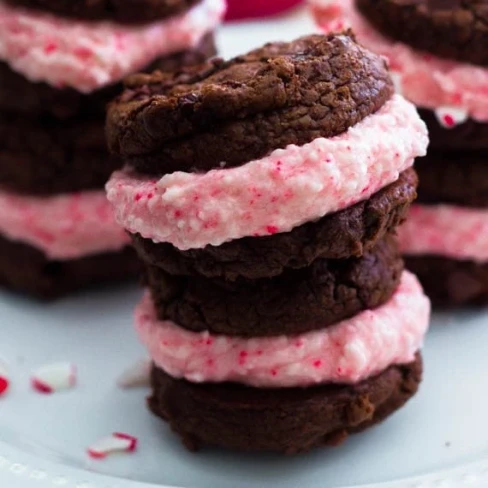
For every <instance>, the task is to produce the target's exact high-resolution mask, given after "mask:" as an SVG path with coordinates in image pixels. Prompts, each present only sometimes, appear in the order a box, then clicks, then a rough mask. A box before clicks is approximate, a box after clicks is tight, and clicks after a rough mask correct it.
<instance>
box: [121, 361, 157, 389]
mask: <svg viewBox="0 0 488 488" xmlns="http://www.w3.org/2000/svg"><path fill="white" fill-rule="evenodd" d="M150 372H151V361H150V360H149V359H140V360H139V361H137V362H136V363H134V364H133V365H132V366H130V367H129V368H128V369H126V370H125V371H124V372H123V373H122V375H121V376H120V377H119V378H118V380H117V385H118V386H120V388H137V387H140V386H149V383H150Z"/></svg>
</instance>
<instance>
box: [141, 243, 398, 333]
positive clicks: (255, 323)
mask: <svg viewBox="0 0 488 488" xmlns="http://www.w3.org/2000/svg"><path fill="white" fill-rule="evenodd" d="M402 272H403V261H402V259H401V257H400V253H399V251H398V244H397V242H396V240H395V239H394V238H393V237H392V236H387V237H386V238H385V239H383V240H382V241H380V242H378V244H377V245H376V246H375V247H374V248H373V249H372V250H371V251H369V252H367V253H365V254H364V255H363V256H362V257H361V258H351V259H337V260H326V259H317V260H315V261H314V262H313V263H312V264H311V265H310V266H309V267H306V268H302V269H299V270H287V271H285V272H284V273H282V274H281V275H280V276H278V277H277V278H274V279H268V278H264V279H260V280H245V279H241V280H238V281H236V282H229V281H226V280H222V279H208V278H204V277H202V276H171V275H169V274H167V273H165V272H163V271H161V270H160V269H159V268H156V267H148V268H147V271H146V283H147V285H148V286H149V289H150V290H151V293H152V297H153V302H154V304H155V307H156V309H157V313H158V318H159V319H160V320H165V319H169V320H172V321H173V322H175V323H177V324H178V325H180V326H181V327H185V328H186V329H188V330H193V331H202V330H208V331H209V332H210V333H212V334H224V335H229V336H233V335H236V336H241V337H265V336H276V335H281V334H286V335H294V334H301V333H304V332H309V331H311V330H317V329H321V328H324V327H326V326H329V325H332V324H335V323H337V322H340V321H341V320H343V319H347V318H349V317H352V316H354V315H356V314H357V313H359V312H361V311H363V310H366V309H374V308H376V307H378V306H380V305H382V304H384V303H386V302H387V301H388V300H389V299H390V298H391V296H392V295H393V292H394V291H395V290H396V288H397V287H398V284H399V282H400V276H401V274H402Z"/></svg>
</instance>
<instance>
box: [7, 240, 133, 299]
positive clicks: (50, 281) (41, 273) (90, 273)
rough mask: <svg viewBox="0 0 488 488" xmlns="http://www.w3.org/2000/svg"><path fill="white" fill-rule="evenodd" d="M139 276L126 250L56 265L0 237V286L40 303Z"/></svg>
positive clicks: (34, 250) (128, 250) (130, 252)
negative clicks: (31, 297)
mask: <svg viewBox="0 0 488 488" xmlns="http://www.w3.org/2000/svg"><path fill="white" fill-rule="evenodd" d="M139 272H140V264H139V262H138V259H137V256H136V254H135V252H134V251H133V249H131V248H130V247H126V248H125V249H123V250H122V251H119V252H107V253H103V254H95V255H90V256H86V257H82V258H79V259H73V260H64V261H58V260H52V259H49V258H48V257H46V256H45V255H44V254H43V253H42V252H41V251H40V250H38V249H36V248H34V247H32V246H29V245H27V244H23V243H21V242H14V241H11V240H9V239H6V238H5V237H2V236H0V286H4V287H6V288H8V289H10V290H13V291H16V292H20V293H25V294H28V295H30V296H33V297H36V298H38V299H41V300H53V299H56V298H60V297H62V296H64V295H67V294H69V293H73V292H76V291H79V290H82V289H86V288H89V287H93V286H103V285H108V284H114V283H123V282H125V281H131V280H135V279H136V278H137V276H138V275H139Z"/></svg>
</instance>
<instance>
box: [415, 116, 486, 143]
mask: <svg viewBox="0 0 488 488" xmlns="http://www.w3.org/2000/svg"><path fill="white" fill-rule="evenodd" d="M419 113H420V116H421V117H422V119H423V120H424V121H425V123H426V124H427V127H428V129H429V137H430V148H431V149H440V150H448V149H454V150H460V151H461V150H462V151H488V124H485V123H481V122H476V121H475V120H473V119H468V120H467V121H466V122H464V123H462V124H459V125H456V126H455V127H453V128H449V129H448V130H447V129H446V128H444V127H443V126H442V125H441V124H440V123H439V121H438V120H437V117H436V115H435V113H434V112H432V111H431V110H426V109H419Z"/></svg>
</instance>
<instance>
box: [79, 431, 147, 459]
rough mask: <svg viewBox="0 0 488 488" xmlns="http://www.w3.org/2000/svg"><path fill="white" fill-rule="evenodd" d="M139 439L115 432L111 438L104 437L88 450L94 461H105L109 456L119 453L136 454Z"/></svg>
mask: <svg viewBox="0 0 488 488" xmlns="http://www.w3.org/2000/svg"><path fill="white" fill-rule="evenodd" d="M137 443H138V440H137V437H134V436H132V435H129V434H124V433H122V432H114V433H113V434H112V435H111V436H108V437H104V438H103V439H100V440H99V441H97V442H95V443H94V444H93V445H91V446H90V447H89V448H88V449H87V453H88V455H89V456H90V457H91V458H92V459H104V458H106V457H107V456H108V455H109V454H114V453H117V452H134V451H135V450H136V449H137Z"/></svg>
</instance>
